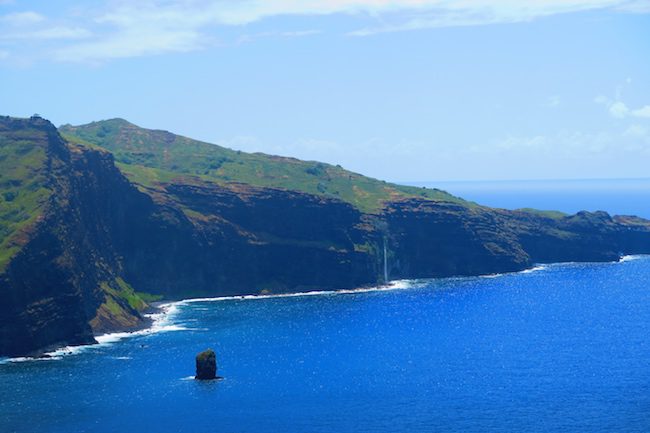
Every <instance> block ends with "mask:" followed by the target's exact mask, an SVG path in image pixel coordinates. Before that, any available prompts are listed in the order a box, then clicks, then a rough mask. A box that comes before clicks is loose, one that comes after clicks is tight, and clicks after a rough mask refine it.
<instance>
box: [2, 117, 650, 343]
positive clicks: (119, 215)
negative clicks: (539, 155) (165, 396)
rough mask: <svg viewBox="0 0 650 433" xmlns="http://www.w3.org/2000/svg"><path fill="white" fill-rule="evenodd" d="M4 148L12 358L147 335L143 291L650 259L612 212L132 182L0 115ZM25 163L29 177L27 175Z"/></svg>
mask: <svg viewBox="0 0 650 433" xmlns="http://www.w3.org/2000/svg"><path fill="white" fill-rule="evenodd" d="M0 148H1V149H2V151H3V153H0V168H3V169H4V170H5V172H7V173H12V174H11V175H5V176H4V177H0V185H2V187H3V188H5V189H6V188H10V189H11V191H8V192H10V193H11V194H6V197H5V196H3V197H4V198H3V200H4V201H2V202H0V234H2V238H0V242H2V244H1V245H2V246H1V247H0V249H1V251H0V258H2V257H8V258H7V259H6V260H5V262H6V263H4V264H3V263H2V262H0V295H1V296H2V299H3V303H2V306H1V307H0V355H22V354H27V353H31V352H35V351H39V350H43V349H44V348H48V347H54V346H61V345H68V344H83V343H88V342H92V341H93V332H95V333H97V332H105V331H111V330H116V329H128V328H133V327H137V326H140V325H142V322H143V319H142V316H141V315H140V312H141V311H142V310H143V309H144V308H146V303H145V302H144V300H143V299H148V298H143V296H142V295H141V294H140V293H148V294H151V295H162V296H164V297H165V298H166V299H179V298H184V297H192V296H219V295H235V294H250V293H260V292H262V291H270V292H274V293H279V292H289V291H303V290H316V289H333V288H353V287H359V286H362V285H371V284H377V283H381V282H383V279H384V277H383V272H384V259H385V260H386V265H387V268H388V273H389V278H392V279H397V278H423V277H437V276H452V275H477V274H486V273H494V272H505V271H514V270H520V269H523V268H525V267H527V266H530V265H531V264H532V263H535V262H549V261H586V260H614V259H616V258H617V257H618V256H619V254H620V253H648V252H650V229H649V226H648V223H647V222H646V221H644V220H641V219H638V218H630V217H616V218H611V217H610V216H609V215H607V214H604V213H580V214H578V215H575V216H571V217H559V218H549V217H545V216H543V215H538V214H534V213H529V212H509V211H504V210H494V209H489V208H485V207H481V206H468V205H466V204H464V203H463V202H462V201H458V200H456V201H444V200H443V201H441V200H431V199H427V198H404V197H396V198H395V199H394V200H393V201H391V202H388V203H385V205H384V207H383V208H382V209H381V210H380V211H377V212H372V213H367V212H363V211H361V210H359V208H358V207H355V206H353V205H352V204H350V203H348V202H345V201H342V200H338V199H336V198H333V197H328V196H325V195H316V194H310V193H305V192H297V191H292V190H287V189H281V188H272V187H262V186H251V185H250V184H245V183H233V182H230V183H223V182H221V183H217V182H213V181H209V180H206V179H203V178H200V177H196V176H178V177H175V178H171V179H170V178H167V179H164V180H160V181H158V182H156V183H155V184H152V183H150V182H149V183H147V184H144V183H143V184H134V183H132V180H131V181H130V180H128V179H127V178H126V177H125V176H124V174H123V172H122V171H121V169H120V168H118V167H117V166H116V164H115V162H114V159H113V155H112V154H111V153H109V152H107V151H105V150H98V149H96V148H94V147H93V148H91V147H87V146H80V145H73V144H70V143H67V142H65V141H64V140H63V139H62V138H61V136H60V135H59V134H58V132H57V130H56V129H55V128H54V127H53V126H52V125H51V124H49V123H48V122H46V121H44V120H42V119H30V120H17V119H9V118H0ZM5 150H6V152H5ZM3 155H4V157H3ZM6 155H11V157H12V158H13V159H11V161H10V159H8V158H7V156H6ZM27 157H29V158H27ZM23 160H25V161H23ZM7 161H10V162H7ZM28 163H29V164H31V165H29V164H28ZM3 164H4V165H3ZM27 165H29V167H30V170H31V172H30V173H29V176H23V177H22V178H21V177H20V174H21V173H22V172H23V171H24V170H23V171H21V170H17V171H16V166H18V168H20V167H22V166H27ZM0 176H2V173H0ZM6 185H8V186H6ZM7 198H9V199H11V201H6V200H7ZM27 198H29V199H30V200H27ZM384 245H385V247H386V248H385V249H386V254H384ZM3 254H4V255H3Z"/></svg>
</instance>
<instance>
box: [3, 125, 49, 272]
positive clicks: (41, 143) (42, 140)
mask: <svg viewBox="0 0 650 433" xmlns="http://www.w3.org/2000/svg"><path fill="white" fill-rule="evenodd" d="M27 125H28V123H27V121H24V122H20V124H19V125H17V126H16V127H13V126H14V125H13V124H12V122H9V121H6V122H0V270H2V269H3V268H4V267H5V265H6V264H7V262H8V261H9V259H10V258H11V257H12V256H13V255H14V254H15V253H16V252H17V251H18V250H19V249H20V245H21V244H22V243H23V241H24V238H25V236H24V234H25V230H27V229H28V228H29V227H31V225H32V223H33V222H35V221H36V220H37V219H38V217H39V216H40V215H41V214H42V209H43V205H44V204H45V202H46V201H47V198H48V197H49V196H50V194H51V191H50V190H49V189H47V187H46V183H47V177H46V174H45V173H46V170H45V169H44V167H45V163H46V160H47V155H46V152H45V149H46V146H47V135H46V133H45V132H44V131H43V130H41V129H38V128H34V127H29V126H27ZM30 126H31V125H30Z"/></svg>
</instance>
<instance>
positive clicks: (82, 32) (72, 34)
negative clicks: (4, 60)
mask: <svg viewBox="0 0 650 433" xmlns="http://www.w3.org/2000/svg"><path fill="white" fill-rule="evenodd" d="M89 36H91V33H90V31H88V30H86V29H83V28H81V27H63V26H57V27H48V28H43V29H38V30H31V31H26V32H16V33H5V34H0V40H19V39H32V40H39V39H40V40H48V39H83V38H87V37H89Z"/></svg>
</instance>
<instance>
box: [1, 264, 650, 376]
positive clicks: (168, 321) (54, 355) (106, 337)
mask: <svg viewBox="0 0 650 433" xmlns="http://www.w3.org/2000/svg"><path fill="white" fill-rule="evenodd" d="M643 257H647V256H646V255H626V256H621V258H620V259H619V260H617V261H613V262H610V263H622V262H629V261H633V260H639V259H641V258H643ZM577 263H583V262H568V263H556V264H538V265H535V266H533V267H532V268H528V269H524V270H521V271H516V272H508V273H501V274H499V273H497V274H487V275H478V276H476V277H480V278H498V277H502V276H506V275H510V274H530V273H533V272H538V271H543V270H546V269H549V268H550V267H551V266H553V265H572V264H577ZM476 277H462V278H476ZM450 278H454V277H450ZM429 280H431V279H421V280H395V281H391V282H390V283H388V284H385V285H381V286H373V287H362V288H357V289H340V290H314V291H311V292H295V293H279V294H269V295H239V296H219V297H213V298H191V299H183V300H180V301H174V302H168V303H163V304H159V305H156V306H155V307H154V308H156V311H155V312H154V313H150V314H146V315H145V316H146V317H148V318H149V319H150V320H151V326H149V327H148V328H145V329H141V330H138V331H133V332H114V333H110V334H102V335H98V336H95V340H97V344H87V345H81V346H66V347H62V348H59V349H56V350H53V351H51V352H46V353H45V354H44V355H46V356H44V357H18V358H4V359H2V358H0V365H2V364H6V363H9V362H27V361H55V360H59V359H62V358H63V357H64V356H69V355H76V354H79V353H82V352H84V351H86V350H92V349H96V348H101V347H103V346H107V345H110V344H113V343H116V342H118V341H120V340H123V339H125V338H130V337H137V336H142V335H151V334H157V333H160V332H173V331H191V330H192V328H187V327H184V326H181V325H177V324H174V323H172V319H173V318H174V316H175V315H176V314H177V313H178V311H179V309H178V307H179V306H181V305H188V304H193V303H200V302H222V301H236V300H261V299H271V298H296V297H303V296H333V295H345V294H357V293H368V292H388V291H395V290H406V289H413V288H417V287H420V286H421V285H423V284H425V283H424V282H425V281H429Z"/></svg>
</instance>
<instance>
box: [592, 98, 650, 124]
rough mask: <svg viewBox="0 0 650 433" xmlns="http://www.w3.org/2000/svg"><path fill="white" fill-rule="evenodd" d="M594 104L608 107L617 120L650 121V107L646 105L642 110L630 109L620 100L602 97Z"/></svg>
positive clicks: (596, 99)
mask: <svg viewBox="0 0 650 433" xmlns="http://www.w3.org/2000/svg"><path fill="white" fill-rule="evenodd" d="M594 102H596V103H597V104H602V105H604V106H606V107H607V110H608V111H609V114H610V115H611V116H612V117H614V118H616V119H625V118H627V117H637V118H646V119H650V105H644V106H642V107H640V108H630V107H628V106H627V104H625V103H624V102H623V101H621V100H620V99H618V98H617V99H615V100H611V99H609V98H607V97H606V96H602V95H600V96H597V97H596V98H595V99H594Z"/></svg>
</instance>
